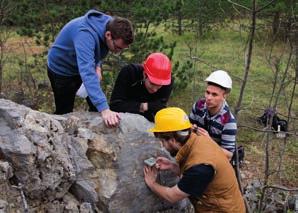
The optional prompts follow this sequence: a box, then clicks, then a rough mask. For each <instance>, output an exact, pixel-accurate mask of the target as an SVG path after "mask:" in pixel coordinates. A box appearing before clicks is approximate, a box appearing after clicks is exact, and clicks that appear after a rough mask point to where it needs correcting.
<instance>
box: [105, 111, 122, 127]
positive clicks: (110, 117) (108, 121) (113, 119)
mask: <svg viewBox="0 0 298 213" xmlns="http://www.w3.org/2000/svg"><path fill="white" fill-rule="evenodd" d="M101 116H102V119H103V120H104V122H105V125H106V126H107V127H116V126H118V125H119V123H120V114H119V113H118V112H114V111H111V110H110V109H105V110H103V111H102V112H101Z"/></svg>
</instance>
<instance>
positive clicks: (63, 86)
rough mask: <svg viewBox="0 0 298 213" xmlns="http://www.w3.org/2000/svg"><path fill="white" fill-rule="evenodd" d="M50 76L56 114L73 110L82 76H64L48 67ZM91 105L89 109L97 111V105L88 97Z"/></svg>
mask: <svg viewBox="0 0 298 213" xmlns="http://www.w3.org/2000/svg"><path fill="white" fill-rule="evenodd" d="M48 77H49V79H50V82H51V86H52V89H53V93H54V98H55V106H56V110H55V112H54V113H55V114H58V115H62V114H66V113H69V112H72V111H73V107H74V101H75V96H76V92H77V90H78V89H79V88H80V86H81V84H82V79H81V77H80V76H79V75H78V76H62V75H58V74H56V73H54V72H53V71H52V70H51V69H50V68H49V67H48ZM86 100H87V103H88V105H89V111H94V112H95V111H97V109H96V107H95V106H94V105H93V104H92V102H91V101H90V99H89V97H87V98H86Z"/></svg>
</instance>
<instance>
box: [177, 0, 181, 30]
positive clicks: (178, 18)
mask: <svg viewBox="0 0 298 213" xmlns="http://www.w3.org/2000/svg"><path fill="white" fill-rule="evenodd" d="M181 9H182V0H180V1H179V2H178V3H177V12H178V13H177V24H178V35H182V11H181Z"/></svg>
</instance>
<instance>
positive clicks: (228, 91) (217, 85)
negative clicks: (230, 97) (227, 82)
mask: <svg viewBox="0 0 298 213" xmlns="http://www.w3.org/2000/svg"><path fill="white" fill-rule="evenodd" d="M207 84H208V85H212V86H216V87H219V88H221V89H223V90H224V91H225V93H230V92H231V89H229V88H225V87H223V86H221V85H219V84H216V83H213V82H209V81H208V82H207Z"/></svg>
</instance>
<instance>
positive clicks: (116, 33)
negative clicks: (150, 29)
mask: <svg viewBox="0 0 298 213" xmlns="http://www.w3.org/2000/svg"><path fill="white" fill-rule="evenodd" d="M106 30H107V31H110V32H111V34H112V38H113V39H122V40H123V41H124V43H125V44H127V45H129V44H131V43H132V42H133V40H134V33H133V27H132V23H131V22H130V21H129V20H128V19H126V18H121V17H118V16H114V17H113V18H112V20H110V21H109V23H108V24H107V29H106Z"/></svg>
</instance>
